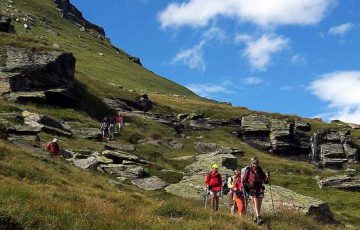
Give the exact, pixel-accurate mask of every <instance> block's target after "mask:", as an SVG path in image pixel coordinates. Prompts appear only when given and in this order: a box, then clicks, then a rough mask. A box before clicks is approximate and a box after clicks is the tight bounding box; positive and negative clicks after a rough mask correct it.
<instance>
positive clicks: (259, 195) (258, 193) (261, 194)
mask: <svg viewBox="0 0 360 230" xmlns="http://www.w3.org/2000/svg"><path fill="white" fill-rule="evenodd" d="M249 195H250V196H252V197H256V198H261V199H262V198H264V192H262V191H250V193H249Z"/></svg>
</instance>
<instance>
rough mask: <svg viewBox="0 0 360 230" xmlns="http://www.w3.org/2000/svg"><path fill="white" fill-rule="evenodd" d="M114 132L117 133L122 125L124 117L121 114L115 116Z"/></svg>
mask: <svg viewBox="0 0 360 230" xmlns="http://www.w3.org/2000/svg"><path fill="white" fill-rule="evenodd" d="M115 120H116V132H117V133H119V132H120V131H121V128H122V127H123V124H124V116H123V115H122V114H118V115H116V118H115Z"/></svg>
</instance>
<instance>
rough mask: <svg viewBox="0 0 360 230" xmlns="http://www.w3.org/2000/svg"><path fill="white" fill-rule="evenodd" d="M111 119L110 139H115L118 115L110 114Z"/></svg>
mask: <svg viewBox="0 0 360 230" xmlns="http://www.w3.org/2000/svg"><path fill="white" fill-rule="evenodd" d="M109 120H110V128H109V139H110V140H111V139H114V134H115V126H116V117H115V116H109Z"/></svg>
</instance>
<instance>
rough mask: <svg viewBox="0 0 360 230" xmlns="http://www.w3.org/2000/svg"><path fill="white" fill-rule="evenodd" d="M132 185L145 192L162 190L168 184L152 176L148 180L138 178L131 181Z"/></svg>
mask: <svg viewBox="0 0 360 230" xmlns="http://www.w3.org/2000/svg"><path fill="white" fill-rule="evenodd" d="M132 183H133V184H134V185H136V186H138V187H139V188H141V189H143V190H147V191H154V190H159V189H164V188H165V187H166V186H168V185H169V184H168V183H166V182H165V181H163V180H161V179H160V178H158V177H156V176H153V177H148V178H139V179H133V180H132Z"/></svg>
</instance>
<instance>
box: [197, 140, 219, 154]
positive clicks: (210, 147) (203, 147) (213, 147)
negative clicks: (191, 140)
mask: <svg viewBox="0 0 360 230" xmlns="http://www.w3.org/2000/svg"><path fill="white" fill-rule="evenodd" d="M220 148H221V146H220V145H218V144H215V143H206V142H196V143H195V149H196V150H197V151H199V152H201V153H212V152H215V151H217V150H219V149H220Z"/></svg>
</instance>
